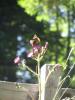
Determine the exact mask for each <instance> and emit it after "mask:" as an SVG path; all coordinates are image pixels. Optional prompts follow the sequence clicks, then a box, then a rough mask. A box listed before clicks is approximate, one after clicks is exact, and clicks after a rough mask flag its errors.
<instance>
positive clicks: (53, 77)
mask: <svg viewBox="0 0 75 100" xmlns="http://www.w3.org/2000/svg"><path fill="white" fill-rule="evenodd" d="M54 66H55V69H54V70H53V71H52V72H51V74H50V75H49V77H48V80H47V82H46V86H45V89H43V88H44V84H45V81H46V77H47V75H48V74H49V73H50V72H49V71H51V70H52V69H53V67H54ZM60 76H61V68H60V65H59V64H58V65H50V64H45V65H44V66H43V67H42V68H41V91H42V92H41V100H53V97H54V95H55V93H56V91H57V88H58V83H59V80H60ZM58 97H59V96H58ZM58 97H57V98H58Z"/></svg>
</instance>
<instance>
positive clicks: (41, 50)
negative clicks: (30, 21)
mask: <svg viewBox="0 0 75 100" xmlns="http://www.w3.org/2000/svg"><path fill="white" fill-rule="evenodd" d="M39 43H40V38H38V37H37V36H36V35H34V36H33V39H32V40H30V44H31V46H32V50H31V51H30V52H29V53H28V54H27V57H29V58H33V59H35V58H37V57H38V55H39V57H41V56H43V54H45V52H46V50H47V47H48V42H46V43H45V46H40V45H39Z"/></svg>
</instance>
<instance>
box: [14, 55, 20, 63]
mask: <svg viewBox="0 0 75 100" xmlns="http://www.w3.org/2000/svg"><path fill="white" fill-rule="evenodd" d="M19 62H20V57H19V56H18V57H16V58H15V59H14V63H15V64H17V63H19Z"/></svg>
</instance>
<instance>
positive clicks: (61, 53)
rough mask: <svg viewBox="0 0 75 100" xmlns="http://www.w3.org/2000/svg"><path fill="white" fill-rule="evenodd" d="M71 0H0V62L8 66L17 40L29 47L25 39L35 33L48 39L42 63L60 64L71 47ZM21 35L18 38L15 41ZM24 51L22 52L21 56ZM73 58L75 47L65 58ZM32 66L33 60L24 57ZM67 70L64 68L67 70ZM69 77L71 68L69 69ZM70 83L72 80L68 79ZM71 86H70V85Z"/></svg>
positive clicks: (74, 30)
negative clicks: (69, 55) (18, 38)
mask: <svg viewBox="0 0 75 100" xmlns="http://www.w3.org/2000/svg"><path fill="white" fill-rule="evenodd" d="M74 2H75V0H11V2H10V0H1V1H0V65H8V66H11V65H12V64H13V59H14V58H15V56H16V52H17V50H18V45H19V44H21V43H25V44H23V47H25V48H26V49H27V50H29V49H30V46H29V40H30V39H31V38H32V36H33V35H34V34H35V33H36V34H37V35H38V36H39V37H40V38H41V41H42V44H44V42H46V41H48V42H49V46H48V52H47V53H46V55H45V58H44V59H43V61H42V63H41V65H42V64H44V63H51V64H55V63H60V64H61V65H62V66H64V63H65V62H66V59H67V56H68V54H69V52H70V49H71V48H72V47H74V46H75V40H74V39H75V13H74V11H75V3H74ZM18 36H21V37H22V41H21V42H19V41H17V37H18ZM20 48H21V47H20ZM24 55H25V54H24V53H23V57H25V56H24ZM74 61H75V50H73V52H72V54H71V57H70V59H69V62H70V64H68V67H67V68H66V69H65V68H63V69H65V73H67V71H68V70H69V69H70V65H72V64H73V63H74ZM27 64H28V65H30V67H32V68H33V69H35V65H36V63H35V62H34V61H32V60H30V59H27ZM67 69H68V70H67ZM71 74H72V78H73V75H74V74H75V73H74V70H73V71H72V73H71ZM71 81H73V82H74V78H73V80H71ZM73 86H74V85H73Z"/></svg>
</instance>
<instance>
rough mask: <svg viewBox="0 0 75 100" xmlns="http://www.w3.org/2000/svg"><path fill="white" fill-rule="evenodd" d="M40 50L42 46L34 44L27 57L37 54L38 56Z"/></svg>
mask: <svg viewBox="0 0 75 100" xmlns="http://www.w3.org/2000/svg"><path fill="white" fill-rule="evenodd" d="M40 51H41V46H39V45H35V46H33V48H32V51H31V52H29V53H28V55H27V57H33V56H35V55H36V56H38V54H39V53H40Z"/></svg>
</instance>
